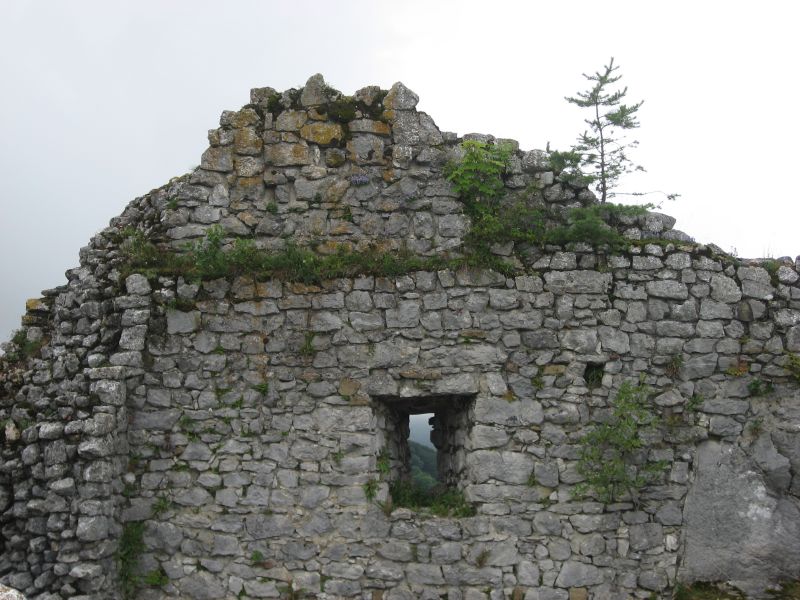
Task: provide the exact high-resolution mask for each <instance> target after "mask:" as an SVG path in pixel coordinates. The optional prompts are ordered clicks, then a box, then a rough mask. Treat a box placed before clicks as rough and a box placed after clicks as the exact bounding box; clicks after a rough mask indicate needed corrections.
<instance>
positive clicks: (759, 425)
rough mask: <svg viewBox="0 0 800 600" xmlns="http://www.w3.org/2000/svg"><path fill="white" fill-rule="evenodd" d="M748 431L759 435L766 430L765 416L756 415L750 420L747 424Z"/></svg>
mask: <svg viewBox="0 0 800 600" xmlns="http://www.w3.org/2000/svg"><path fill="white" fill-rule="evenodd" d="M747 431H749V432H750V435H759V434H760V433H761V432H762V431H764V418H763V417H756V418H755V419H753V420H752V421H750V422H749V423H748V424H747Z"/></svg>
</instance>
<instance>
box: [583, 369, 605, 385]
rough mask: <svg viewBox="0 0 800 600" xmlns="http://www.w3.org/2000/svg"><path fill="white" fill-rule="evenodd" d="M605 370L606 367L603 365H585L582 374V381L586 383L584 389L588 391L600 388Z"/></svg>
mask: <svg viewBox="0 0 800 600" xmlns="http://www.w3.org/2000/svg"><path fill="white" fill-rule="evenodd" d="M605 368H606V366H605V364H603V363H587V364H586V369H585V370H584V372H583V380H584V381H585V382H586V387H588V388H589V389H590V390H594V389H597V388H599V387H601V386H602V385H603V373H604V372H605Z"/></svg>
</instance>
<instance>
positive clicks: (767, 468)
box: [752, 433, 792, 493]
mask: <svg viewBox="0 0 800 600" xmlns="http://www.w3.org/2000/svg"><path fill="white" fill-rule="evenodd" d="M752 453H753V461H755V463H756V464H757V465H758V468H759V469H761V471H762V472H763V473H764V479H765V481H766V483H767V485H768V487H769V488H770V489H771V490H773V491H775V492H777V493H783V492H785V491H786V490H787V489H788V488H789V484H790V483H791V481H792V474H791V463H790V462H789V459H788V458H786V457H785V456H783V455H782V454H780V453H778V451H777V449H776V448H775V445H774V444H773V443H772V438H771V437H770V434H769V433H763V434H761V435H760V436H759V437H758V439H757V440H756V441H755V443H754V444H753V447H752Z"/></svg>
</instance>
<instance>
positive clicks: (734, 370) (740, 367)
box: [725, 359, 750, 377]
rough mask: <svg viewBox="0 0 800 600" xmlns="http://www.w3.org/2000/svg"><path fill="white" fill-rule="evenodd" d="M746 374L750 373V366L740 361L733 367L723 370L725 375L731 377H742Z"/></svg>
mask: <svg viewBox="0 0 800 600" xmlns="http://www.w3.org/2000/svg"><path fill="white" fill-rule="evenodd" d="M748 372H750V365H749V364H747V361H745V360H741V359H739V361H738V362H737V363H736V364H735V365H733V366H730V367H728V368H727V369H725V373H727V374H728V375H730V376H731V377H743V376H744V375H747V373H748Z"/></svg>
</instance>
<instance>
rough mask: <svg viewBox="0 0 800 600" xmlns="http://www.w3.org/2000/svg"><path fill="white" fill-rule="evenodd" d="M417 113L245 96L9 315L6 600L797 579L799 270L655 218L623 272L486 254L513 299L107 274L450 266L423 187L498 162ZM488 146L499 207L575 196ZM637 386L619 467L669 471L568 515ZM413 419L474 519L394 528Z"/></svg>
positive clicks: (467, 275) (481, 291)
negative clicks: (598, 447)
mask: <svg viewBox="0 0 800 600" xmlns="http://www.w3.org/2000/svg"><path fill="white" fill-rule="evenodd" d="M417 101H418V98H417V96H416V95H415V94H414V93H413V92H411V91H410V90H409V89H407V88H406V87H404V86H403V85H402V84H400V83H398V84H395V85H394V86H393V87H392V89H391V90H389V91H388V93H387V92H386V91H383V90H380V89H379V88H377V87H367V88H364V89H362V90H359V91H358V92H356V93H355V95H354V96H352V97H344V96H342V95H341V94H340V93H339V92H336V91H335V90H332V89H331V88H329V87H328V86H327V85H325V83H324V81H323V80H322V77H321V76H318V75H317V76H314V77H312V78H311V79H310V80H309V81H308V83H307V84H306V85H305V87H303V88H302V89H300V90H289V91H287V92H283V93H282V94H281V93H277V92H276V91H275V90H272V89H270V88H261V89H254V90H252V92H251V99H250V104H248V105H247V106H245V107H244V108H242V109H241V110H239V111H235V112H224V113H223V114H222V118H221V120H220V127H219V128H218V129H214V130H211V131H210V132H209V144H210V146H209V148H208V149H207V150H206V151H205V153H204V154H203V157H202V162H201V164H200V166H199V167H198V168H196V169H195V170H194V171H193V172H191V173H189V174H188V175H185V176H183V177H180V178H176V179H174V180H172V181H171V182H170V183H169V184H167V185H166V186H164V187H162V188H160V189H157V190H154V191H152V192H150V193H149V194H147V195H145V196H143V197H141V198H138V199H136V200H134V201H133V202H132V203H131V204H130V205H129V206H128V207H127V208H126V209H125V211H124V212H123V213H122V215H121V216H119V217H116V218H114V219H112V221H111V223H110V226H109V227H108V228H107V229H105V230H103V231H101V232H100V233H98V234H97V235H96V236H95V237H94V238H93V239H92V240H91V242H90V244H89V245H88V246H87V247H85V248H83V249H82V250H81V252H80V266H79V267H78V268H75V269H72V270H70V271H69V272H68V273H67V277H68V280H69V281H68V283H67V284H66V285H63V286H61V287H58V288H55V289H52V290H47V291H45V292H43V294H44V297H43V298H41V299H38V300H32V301H29V303H28V306H27V309H28V310H27V314H26V315H25V317H24V318H23V325H24V329H23V331H24V334H23V335H24V336H26V339H27V341H28V342H30V343H38V344H41V350H40V351H39V352H38V353H36V354H35V355H34V356H31V357H30V358H28V359H26V360H21V361H17V362H15V363H12V362H10V361H9V360H6V361H5V362H4V363H3V367H2V372H1V373H0V385H2V390H0V423H2V427H0V452H1V454H0V531H2V535H0V582H2V583H3V584H5V585H8V586H10V587H12V588H15V589H17V590H19V591H21V592H23V593H24V594H25V595H26V596H27V597H28V598H29V599H38V600H56V599H62V598H75V599H81V600H101V599H103V600H105V599H116V598H121V597H122V594H123V582H124V581H133V582H134V584H135V586H136V589H135V591H134V593H133V595H132V596H131V597H135V598H141V599H145V600H147V599H156V598H187V599H193V600H208V599H217V598H225V599H233V598H240V599H251V598H279V597H283V598H290V597H291V598H298V597H304V598H319V599H335V598H358V599H365V600H399V599H409V600H411V599H417V598H423V599H426V598H429V599H439V598H447V599H448V600H479V599H492V600H499V599H501V598H503V599H504V598H513V599H515V600H521V599H527V600H580V599H592V600H623V599H628V598H668V597H671V593H672V590H673V589H674V586H675V585H676V583H677V582H693V581H728V582H730V583H732V584H733V585H735V586H737V587H739V588H740V589H742V590H744V591H746V592H747V593H748V594H749V595H750V597H754V598H758V597H763V595H764V593H765V590H766V589H767V588H768V586H770V585H775V584H777V583H778V582H780V581H785V580H788V579H791V578H794V577H797V576H798V575H800V567H799V566H798V565H800V395H799V394H798V390H799V389H800V387H799V384H798V377H800V374H799V373H798V365H797V364H793V362H792V359H793V358H794V354H792V353H795V352H798V353H800V283H798V280H799V279H800V277H799V276H798V264H797V263H795V262H794V261H792V260H789V259H779V260H778V261H767V262H765V261H747V260H745V261H739V260H736V259H733V258H732V257H730V256H727V255H725V254H724V253H723V252H721V251H720V250H719V249H718V248H716V247H715V246H713V245H701V244H697V243H694V242H693V240H692V239H691V238H689V237H688V236H687V235H685V234H683V233H681V232H679V231H676V230H674V229H672V226H673V224H674V219H672V218H670V217H668V216H666V215H663V214H658V213H648V214H646V215H645V216H641V217H631V218H629V219H628V220H627V222H626V223H625V226H624V227H623V229H624V231H623V233H624V235H625V237H626V238H628V239H629V240H631V243H630V245H629V246H628V247H627V248H626V249H625V250H623V251H619V252H611V251H610V250H608V249H603V248H592V247H590V246H588V245H586V244H573V245H571V246H569V247H549V246H548V247H545V248H536V247H522V246H516V247H515V245H514V244H513V243H509V244H498V245H497V246H495V247H494V248H493V250H494V252H495V253H496V254H497V255H498V256H501V257H504V258H505V259H506V260H508V261H509V262H511V263H513V264H515V265H517V266H518V267H519V275H517V276H512V277H509V276H505V275H501V274H499V273H497V272H495V271H491V270H486V269H459V270H456V271H452V270H447V269H445V270H439V271H413V272H409V273H406V274H402V275H398V276H394V277H377V276H375V277H373V276H360V277H355V278H347V279H336V280H329V281H324V282H323V283H321V284H319V285H304V284H299V283H291V282H287V281H279V280H274V279H273V280H263V281H262V280H259V279H258V278H254V277H248V276H238V277H230V278H221V279H214V280H204V281H192V280H185V279H184V278H182V277H179V276H151V277H148V276H147V273H145V272H136V273H125V274H124V276H123V272H124V264H125V258H124V245H125V244H126V243H129V242H126V241H125V235H124V232H126V231H127V232H130V231H135V232H139V234H140V235H143V236H145V237H146V239H147V240H150V241H151V242H153V243H155V244H157V245H158V246H159V247H161V248H172V249H173V250H175V251H183V249H184V247H185V244H186V243H187V242H192V241H196V240H199V239H202V238H203V236H204V235H205V234H206V233H207V232H208V230H209V228H210V227H211V226H212V225H215V224H217V225H219V226H221V228H222V229H223V230H224V232H225V240H226V243H228V244H230V243H232V242H233V241H234V240H235V239H236V238H242V237H246V238H250V239H253V240H255V243H256V244H257V246H258V247H259V248H263V249H266V250H274V251H280V250H281V249H283V248H285V247H286V244H287V243H288V242H291V243H293V244H296V245H298V246H301V247H308V248H313V249H314V250H315V251H316V252H318V253H322V254H326V253H328V254H329V253H331V252H335V251H337V249H341V248H346V249H350V250H353V251H365V252H370V251H386V250H388V251H398V252H400V251H401V250H402V251H410V252H412V253H414V254H417V255H420V256H436V255H448V253H449V254H452V255H457V254H458V252H459V251H460V250H461V249H462V247H463V240H464V237H465V236H466V234H467V233H468V231H469V228H470V220H469V218H468V217H467V216H466V215H465V214H464V212H463V205H462V204H461V202H460V201H459V199H458V197H457V196H456V194H455V193H454V192H453V190H452V187H451V185H450V183H449V182H448V181H447V180H446V178H445V177H444V175H443V168H444V165H445V164H446V162H447V161H448V160H450V159H452V158H454V157H457V156H458V155H459V152H460V151H461V150H460V146H459V145H460V143H461V142H462V141H463V140H467V139H472V140H479V141H484V142H492V141H495V140H494V138H492V137H491V136H484V135H468V136H464V138H459V137H458V136H456V135H455V134H452V133H445V132H440V131H439V129H438V128H437V127H436V125H435V124H434V122H433V120H432V119H431V118H430V117H429V116H428V115H426V114H425V113H423V112H419V111H417V110H416V109H415V107H416V105H417ZM497 141H498V143H499V142H500V140H497ZM505 142H506V143H510V144H513V147H514V152H513V156H512V158H511V165H510V168H509V172H508V173H507V175H506V177H505V183H506V187H507V195H508V197H509V198H521V199H524V200H525V201H527V202H531V203H539V204H541V205H543V206H549V207H551V208H554V209H563V210H566V209H567V208H569V207H572V206H581V205H588V204H590V203H592V202H594V201H595V200H594V196H593V194H592V193H591V192H590V191H589V190H587V189H585V188H580V187H575V186H573V185H570V184H569V183H567V182H566V181H564V180H562V178H560V177H559V175H558V174H557V173H553V172H552V170H551V168H550V166H549V162H548V160H547V155H546V153H544V152H542V151H536V150H533V151H528V152H525V151H521V150H519V149H518V147H517V145H516V144H515V143H514V142H512V141H510V140H505ZM646 240H649V241H646ZM626 381H630V382H634V383H637V382H639V381H642V382H643V383H644V384H646V385H647V386H648V388H649V390H650V397H651V398H652V404H653V407H654V410H655V412H656V415H657V419H658V426H657V427H656V428H655V429H654V433H653V434H652V436H651V438H652V439H649V440H648V442H649V444H648V446H647V447H646V448H644V449H642V450H641V459H640V461H639V462H640V463H643V462H644V461H645V460H652V461H665V464H666V468H665V469H664V470H663V471H662V472H661V474H660V475H659V476H658V478H657V479H656V480H655V481H654V482H652V483H651V484H650V485H647V486H646V487H644V488H643V489H642V490H641V493H640V494H639V497H638V498H635V500H637V501H636V502H633V500H634V498H630V497H625V498H623V499H622V500H621V501H619V502H617V503H613V504H603V503H601V502H599V501H597V499H596V498H594V497H593V496H592V495H591V494H590V495H588V496H584V497H581V496H579V495H575V494H574V493H573V488H574V486H575V484H578V483H579V482H580V481H581V479H582V477H581V475H580V473H578V471H577V468H576V465H577V458H578V454H579V450H580V445H579V440H580V439H581V437H582V436H583V435H584V434H585V433H586V432H587V431H589V430H590V429H591V428H592V426H593V425H594V424H596V423H599V422H603V421H604V420H606V419H608V416H609V405H610V402H611V401H612V400H613V399H614V398H615V396H616V394H617V392H618V390H619V388H620V386H622V384H623V383H624V382H626ZM423 411H424V412H427V411H432V412H434V413H435V415H436V417H435V429H434V434H435V438H436V440H437V445H438V450H439V474H440V479H441V480H442V481H443V482H445V483H447V484H448V485H449V486H451V487H453V488H455V489H458V490H461V491H463V494H464V496H465V498H466V500H467V501H468V502H469V503H470V504H471V505H472V506H473V507H474V510H475V514H474V516H466V517H461V518H455V517H436V516H432V515H430V514H426V513H425V512H424V511H421V512H414V511H412V510H409V509H406V508H395V509H394V510H393V511H392V510H391V506H390V503H389V500H388V495H389V485H390V484H391V482H392V481H394V480H396V479H397V478H399V477H403V476H404V474H407V472H408V460H409V459H408V445H407V442H406V441H405V437H404V436H405V435H407V431H408V418H409V415H410V414H416V413H420V412H423ZM382 460H383V461H385V460H388V461H389V463H388V464H389V465H390V468H389V469H388V470H387V469H386V468H385V464H380V462H381V461H382ZM373 493H374V497H368V496H372V494H373ZM137 531H138V532H139V533H140V535H141V542H142V543H141V547H137V544H135V543H134V544H132V543H131V539H133V540H134V541H135V538H136V535H135V534H136V532H137ZM126 553H127V554H126ZM121 554H126V555H127V559H125V560H122V561H121V560H119V557H120V555H121ZM126 561H127V562H126ZM131 565H133V566H132V567H131ZM131 568H133V569H134V572H133V573H132V574H131V573H130V572H127V571H126V569H127V570H128V571H129V570H130V569H131ZM131 575H133V580H131V579H130V577H131ZM125 578H128V579H125Z"/></svg>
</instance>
